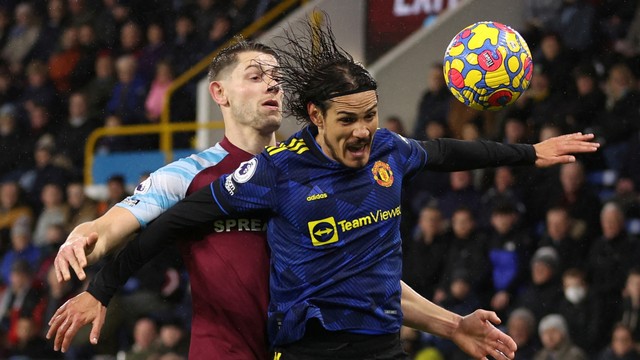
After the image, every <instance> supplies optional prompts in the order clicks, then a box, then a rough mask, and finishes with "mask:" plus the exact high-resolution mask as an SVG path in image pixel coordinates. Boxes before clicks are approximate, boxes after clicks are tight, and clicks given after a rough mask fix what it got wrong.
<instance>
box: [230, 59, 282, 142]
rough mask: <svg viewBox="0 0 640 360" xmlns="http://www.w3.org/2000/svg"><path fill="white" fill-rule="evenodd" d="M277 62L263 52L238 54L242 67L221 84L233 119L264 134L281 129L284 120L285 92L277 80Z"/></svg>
mask: <svg viewBox="0 0 640 360" xmlns="http://www.w3.org/2000/svg"><path fill="white" fill-rule="evenodd" d="M276 65H277V61H276V59H275V58H274V57H273V56H271V55H268V54H264V53H260V52H254V51H251V52H244V53H240V54H238V64H237V65H236V67H235V68H234V69H233V71H232V72H231V74H230V76H229V77H228V78H227V79H225V80H223V81H221V83H222V84H223V86H224V89H225V95H226V96H227V99H228V105H229V107H230V110H231V114H232V116H233V119H234V120H235V121H236V122H237V123H239V124H241V125H246V126H250V127H252V128H254V129H256V130H258V131H261V132H273V131H276V130H278V128H279V127H280V123H281V121H282V97H283V95H282V90H280V87H278V86H276V83H275V81H274V80H273V75H274V66H276Z"/></svg>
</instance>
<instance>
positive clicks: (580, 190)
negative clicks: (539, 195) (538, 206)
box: [546, 162, 602, 236]
mask: <svg viewBox="0 0 640 360" xmlns="http://www.w3.org/2000/svg"><path fill="white" fill-rule="evenodd" d="M559 180H560V186H559V187H556V188H554V189H552V190H551V192H550V193H549V194H547V196H546V198H547V205H546V209H549V208H551V207H555V206H562V207H565V208H566V209H567V210H568V211H569V214H570V215H571V217H572V218H573V219H575V220H578V221H582V222H584V224H585V225H586V227H585V233H584V234H579V235H580V236H587V235H590V234H591V235H592V236H593V234H597V233H599V232H600V227H599V226H598V223H599V222H598V215H599V211H600V208H601V207H602V205H601V203H600V198H599V197H598V194H597V193H596V192H595V191H594V190H593V189H592V188H591V187H589V184H588V183H587V181H586V178H585V169H584V165H583V164H582V163H580V162H574V163H569V164H563V165H561V166H560V177H559Z"/></svg>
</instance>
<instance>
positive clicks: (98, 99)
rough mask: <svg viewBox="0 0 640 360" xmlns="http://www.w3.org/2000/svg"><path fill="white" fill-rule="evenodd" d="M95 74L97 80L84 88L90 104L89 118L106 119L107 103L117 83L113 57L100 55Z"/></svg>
mask: <svg viewBox="0 0 640 360" xmlns="http://www.w3.org/2000/svg"><path fill="white" fill-rule="evenodd" d="M95 73H96V76H95V78H93V79H92V80H91V81H90V82H89V83H88V84H87V86H86V87H85V88H84V92H85V93H86V94H87V100H88V104H89V116H90V117H92V118H96V119H105V118H106V117H107V112H106V108H107V103H108V102H109V99H110V98H111V94H112V93H113V88H114V87H115V86H116V82H117V80H116V77H115V68H114V64H113V58H112V57H111V55H109V54H106V53H102V54H100V55H98V57H97V58H96V61H95Z"/></svg>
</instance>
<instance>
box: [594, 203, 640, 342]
mask: <svg viewBox="0 0 640 360" xmlns="http://www.w3.org/2000/svg"><path fill="white" fill-rule="evenodd" d="M600 222H601V226H602V235H601V236H600V237H599V238H597V239H596V240H595V241H594V243H593V245H591V249H590V251H589V256H588V258H587V271H588V275H589V278H590V279H591V286H592V288H593V290H594V294H595V296H598V297H600V299H601V301H602V311H603V313H606V314H612V316H607V317H605V319H604V322H603V324H602V328H603V329H605V330H607V331H609V330H610V329H611V328H612V326H613V323H614V322H615V321H616V319H618V318H619V317H618V316H619V315H618V314H620V311H621V304H622V297H621V294H622V290H623V289H624V287H625V281H626V278H627V275H628V274H629V271H630V270H631V268H632V267H633V266H635V265H636V264H637V259H638V258H639V257H640V254H639V253H638V252H639V250H638V246H639V245H638V240H637V239H636V238H634V237H632V236H629V235H628V234H627V232H626V230H625V218H624V213H623V211H622V209H621V208H620V206H618V205H617V204H615V203H613V202H608V203H606V204H605V205H604V206H603V207H602V211H601V213H600Z"/></svg>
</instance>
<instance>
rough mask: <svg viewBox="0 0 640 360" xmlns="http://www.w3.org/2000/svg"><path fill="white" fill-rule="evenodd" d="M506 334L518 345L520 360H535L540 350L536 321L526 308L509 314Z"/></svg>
mask: <svg viewBox="0 0 640 360" xmlns="http://www.w3.org/2000/svg"><path fill="white" fill-rule="evenodd" d="M506 333H507V334H508V335H509V336H511V338H512V339H513V341H515V342H516V345H518V360H533V357H534V355H535V353H536V352H538V350H539V349H540V342H539V339H538V336H537V334H536V319H535V317H534V316H533V313H532V312H531V311H530V310H529V309H526V308H517V309H515V310H513V311H512V312H511V313H510V314H509V318H508V320H507V328H506Z"/></svg>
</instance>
